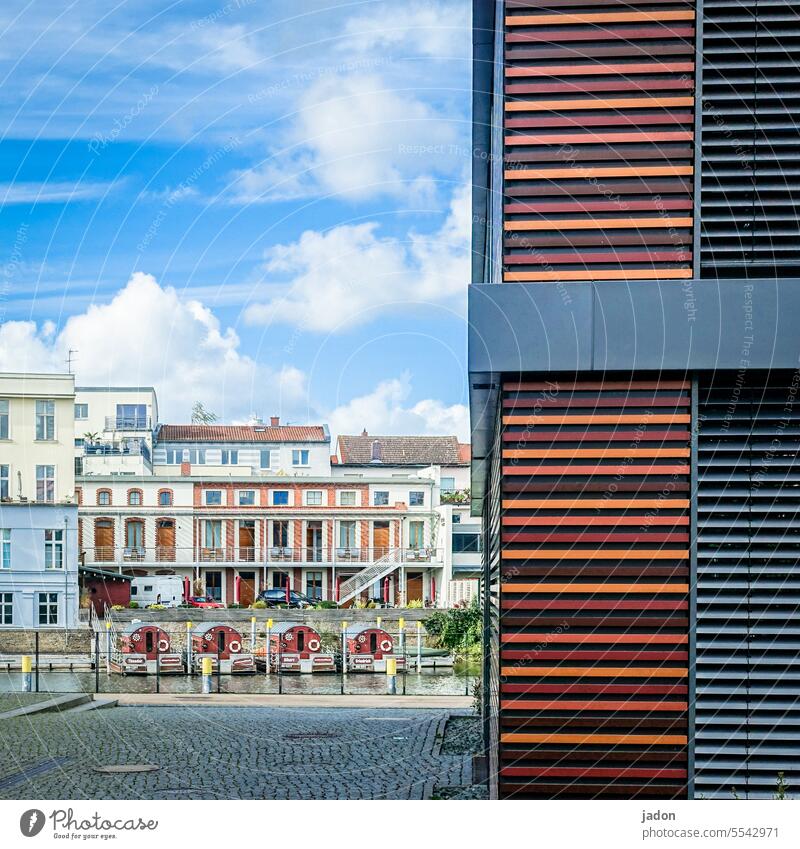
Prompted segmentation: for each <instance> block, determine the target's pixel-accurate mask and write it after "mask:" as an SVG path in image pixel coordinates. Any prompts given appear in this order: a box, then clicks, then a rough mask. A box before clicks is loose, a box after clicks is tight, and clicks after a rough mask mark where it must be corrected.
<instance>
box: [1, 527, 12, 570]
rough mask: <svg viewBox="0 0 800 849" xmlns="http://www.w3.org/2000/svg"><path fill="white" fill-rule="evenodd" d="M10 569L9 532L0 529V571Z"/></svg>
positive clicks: (7, 529)
mask: <svg viewBox="0 0 800 849" xmlns="http://www.w3.org/2000/svg"><path fill="white" fill-rule="evenodd" d="M10 568H11V530H10V529H9V528H2V529H0V569H10Z"/></svg>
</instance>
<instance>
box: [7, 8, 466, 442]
mask: <svg viewBox="0 0 800 849" xmlns="http://www.w3.org/2000/svg"><path fill="white" fill-rule="evenodd" d="M469 60H470V33H469V4H468V2H467V0H437V2H415V0H392V2H384V0H362V2H340V0H326V2H318V0H294V2H284V0H270V2H266V0H232V2H224V0H212V2H191V0H189V2H186V0H182V2H173V3H169V2H165V0H160V2H147V1H146V0H137V2H133V0H128V2H119V3H116V4H114V3H107V2H94V1H93V0H80V2H77V1H76V2H64V0H61V2H43V0H40V2H17V0H6V2H4V3H3V5H2V7H0V80H2V89H3V92H4V97H3V98H2V99H0V114H1V116H2V117H1V118H0V128H2V136H0V249H2V257H0V319H2V325H0V370H23V369H25V370H54V369H63V368H64V365H65V364H64V360H65V358H66V356H67V352H68V351H69V350H70V349H73V350H76V351H77V353H76V354H74V358H75V371H76V375H77V380H78V382H79V383H84V384H89V383H99V384H112V385H113V384H131V383H143V384H151V383H152V384H154V385H155V386H156V387H157V389H158V391H159V401H160V406H161V410H162V413H163V416H162V417H163V418H165V419H169V420H172V421H181V420H186V419H187V418H188V414H189V409H190V407H191V404H192V402H193V401H194V400H202V401H203V402H204V403H205V404H206V406H208V407H209V408H211V409H213V410H214V411H216V412H217V413H218V414H219V415H220V416H221V417H222V418H223V419H224V420H226V421H243V420H246V419H247V417H248V415H249V414H250V413H256V414H258V415H260V416H262V417H263V416H269V415H271V414H273V413H280V414H281V415H282V417H283V419H284V420H288V421H295V422H300V421H308V420H313V421H319V420H325V421H329V422H330V423H331V427H332V430H333V431H334V433H338V432H351V431H360V429H361V428H362V427H367V428H368V429H369V430H370V431H371V432H373V433H377V432H397V433H399V432H409V433H452V432H457V433H459V435H460V436H462V437H466V435H467V413H466V407H465V402H466V379H465V352H466V331H465V324H464V317H465V295H466V287H467V283H468V279H469V242H468V239H469V207H468V190H467V187H468V183H469V171H470V158H469V148H470V140H469V139H470V125H469V120H470V116H469V105H470V61H469Z"/></svg>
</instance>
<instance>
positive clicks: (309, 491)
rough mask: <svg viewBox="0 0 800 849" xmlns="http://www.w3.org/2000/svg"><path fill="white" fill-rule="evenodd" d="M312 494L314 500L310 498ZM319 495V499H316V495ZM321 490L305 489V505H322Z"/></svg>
mask: <svg viewBox="0 0 800 849" xmlns="http://www.w3.org/2000/svg"><path fill="white" fill-rule="evenodd" d="M312 495H313V496H314V499H315V500H314V501H312V500H311V496H312ZM317 496H319V501H316V497H317ZM322 501H323V499H322V490H321V489H307V490H306V507H322V506H323V503H322Z"/></svg>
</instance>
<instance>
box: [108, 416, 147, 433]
mask: <svg viewBox="0 0 800 849" xmlns="http://www.w3.org/2000/svg"><path fill="white" fill-rule="evenodd" d="M105 429H106V430H152V423H151V420H150V417H149V416H106V428H105Z"/></svg>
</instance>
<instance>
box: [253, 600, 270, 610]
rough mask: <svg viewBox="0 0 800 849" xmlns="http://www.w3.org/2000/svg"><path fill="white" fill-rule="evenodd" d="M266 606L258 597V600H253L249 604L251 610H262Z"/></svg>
mask: <svg viewBox="0 0 800 849" xmlns="http://www.w3.org/2000/svg"><path fill="white" fill-rule="evenodd" d="M266 606H267V603H266V602H265V601H261V599H258V601H254V602H253V603H252V604H251V605H250V607H252V608H253V610H264V609H265V608H266Z"/></svg>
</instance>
